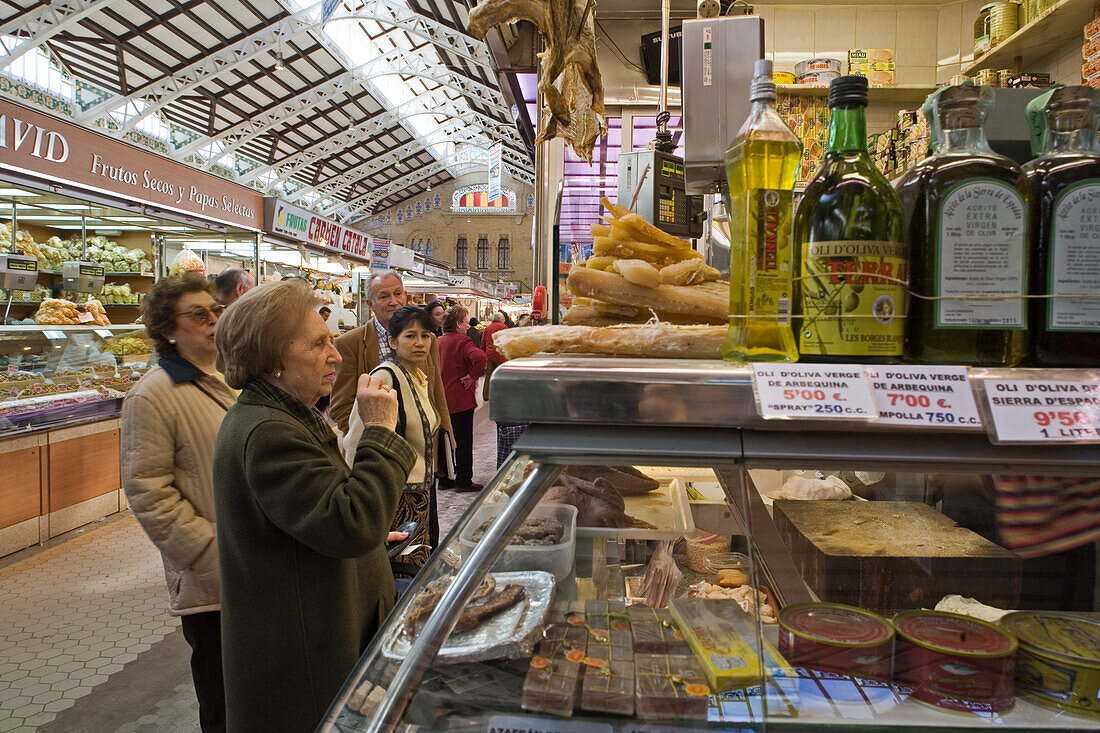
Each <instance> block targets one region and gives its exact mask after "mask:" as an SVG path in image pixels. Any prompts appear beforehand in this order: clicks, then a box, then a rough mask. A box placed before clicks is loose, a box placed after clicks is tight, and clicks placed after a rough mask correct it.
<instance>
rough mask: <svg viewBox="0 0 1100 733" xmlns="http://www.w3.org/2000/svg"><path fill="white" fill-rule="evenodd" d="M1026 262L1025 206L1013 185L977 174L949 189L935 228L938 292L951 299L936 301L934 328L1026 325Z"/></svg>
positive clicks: (998, 327) (1013, 327)
mask: <svg viewBox="0 0 1100 733" xmlns="http://www.w3.org/2000/svg"><path fill="white" fill-rule="evenodd" d="M1026 264H1027V206H1026V205H1025V204H1024V197H1023V196H1022V195H1021V194H1020V192H1019V191H1018V190H1016V188H1015V187H1014V186H1010V185H1009V184H1007V183H1004V182H1003V181H997V180H993V179H988V178H976V179H969V180H967V181H964V182H963V183H959V184H957V185H955V186H953V187H951V188H949V189H948V190H947V193H946V194H945V195H944V197H943V203H942V204H941V206H940V212H939V220H938V222H937V227H936V293H935V295H937V296H939V297H941V298H948V299H947V300H937V301H935V302H936V328H979V329H1005V328H1012V329H1022V328H1026V327H1027V320H1026V315H1025V313H1026V309H1025V307H1024V306H1025V303H1024V297H1023V296H1024V294H1025V292H1026V290H1025V288H1026V279H1025V267H1026ZM981 295H991V296H995V297H994V298H991V299H989V300H985V299H981V298H974V296H981ZM951 296H965V297H966V298H967V299H966V300H950V299H949V298H951Z"/></svg>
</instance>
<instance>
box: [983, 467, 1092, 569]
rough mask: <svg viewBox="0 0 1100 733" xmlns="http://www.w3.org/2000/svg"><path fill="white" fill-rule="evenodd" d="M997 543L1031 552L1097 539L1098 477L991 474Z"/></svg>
mask: <svg viewBox="0 0 1100 733" xmlns="http://www.w3.org/2000/svg"><path fill="white" fill-rule="evenodd" d="M991 478H992V483H993V493H994V500H995V502H996V507H997V524H998V529H999V531H1000V535H1001V543H1002V544H1003V545H1004V546H1005V547H1007V548H1009V549H1010V550H1013V551H1014V552H1016V553H1018V554H1019V555H1021V556H1022V557H1025V558H1031V557H1039V556H1042V555H1050V554H1052V553H1055V552H1063V551H1065V550H1071V549H1073V548H1075V547H1080V546H1081V545H1084V544H1087V543H1089V542H1095V541H1096V540H1097V539H1100V477H1090V478H1080V477H1074V478H1068V477H1062V476H1007V475H995V476H992V477H991Z"/></svg>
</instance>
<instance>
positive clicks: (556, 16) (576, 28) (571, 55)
mask: <svg viewBox="0 0 1100 733" xmlns="http://www.w3.org/2000/svg"><path fill="white" fill-rule="evenodd" d="M593 4H594V0H482V2H481V3H479V4H478V5H477V7H475V8H474V9H473V10H471V11H470V23H469V25H468V26H467V29H468V30H469V31H470V33H472V34H473V35H474V36H476V37H478V38H484V37H485V35H486V34H487V33H488V32H489V30H490V29H492V28H495V27H496V26H498V25H500V24H501V23H508V22H512V21H516V20H529V21H531V22H532V23H534V24H535V25H536V26H538V29H539V30H540V31H542V34H543V38H544V40H545V42H546V50H545V51H543V52H542V53H540V54H539V58H540V59H541V62H542V73H541V75H540V79H539V92H540V93H541V94H542V95H543V99H545V100H546V107H545V108H544V109H540V110H539V134H538V137H537V138H535V142H536V143H541V142H545V141H546V140H552V139H554V138H556V137H560V138H564V139H565V140H566V141H567V142H568V143H569V145H570V146H571V147H572V148H573V150H574V152H576V154H577V155H578V156H580V157H581V158H583V159H584V160H586V161H588V162H589V163H591V162H592V149H593V148H594V147H595V145H596V140H597V139H598V138H599V137H600V136H601V135H603V134H605V133H606V132H607V122H606V120H605V119H604V102H603V79H602V78H601V77H600V69H599V67H598V66H597V64H596V30H595V20H594V17H593V16H594V7H593Z"/></svg>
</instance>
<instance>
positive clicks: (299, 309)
mask: <svg viewBox="0 0 1100 733" xmlns="http://www.w3.org/2000/svg"><path fill="white" fill-rule="evenodd" d="M319 303H320V299H319V298H318V297H317V294H316V293H315V292H314V291H313V289H312V288H310V287H309V285H308V284H306V282H305V281H304V280H299V279H291V280H283V281H282V282H274V283H265V284H264V285H261V286H259V287H257V288H253V289H252V290H249V291H248V292H247V293H245V294H244V295H242V296H241V297H240V298H239V299H238V300H237V302H235V303H233V305H231V306H229V307H228V308H226V309H225V313H223V314H222V317H221V318H220V319H219V320H218V325H217V326H216V327H215V329H214V341H215V342H216V344H217V347H218V370H219V371H220V372H221V373H222V374H223V375H225V383H226V384H228V385H229V386H230V387H232V388H233V389H244V388H245V387H246V386H247V385H248V384H249V383H250V382H253V381H255V380H257V379H263V378H264V377H265V376H266V375H268V374H271V373H272V372H274V371H276V370H280V369H282V368H283V352H284V351H285V349H286V347H287V346H288V345H289V344H290V342H291V341H292V340H293V339H294V336H295V335H296V334H298V333H300V332H301V330H302V328H303V326H304V325H305V320H306V316H307V315H308V314H309V313H310V312H311V311H313V309H314V308H316V307H317V306H318V304H319Z"/></svg>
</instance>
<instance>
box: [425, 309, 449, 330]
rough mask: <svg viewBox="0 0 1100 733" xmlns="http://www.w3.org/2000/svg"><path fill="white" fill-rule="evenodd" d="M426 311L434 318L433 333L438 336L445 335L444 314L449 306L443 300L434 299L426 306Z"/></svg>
mask: <svg viewBox="0 0 1100 733" xmlns="http://www.w3.org/2000/svg"><path fill="white" fill-rule="evenodd" d="M424 311H425V312H426V313H427V314H428V317H429V318H431V319H432V333H434V334H435V335H436V336H437V337H438V336H442V335H443V314H444V313H445V312H446V311H447V306H446V305H444V303H443V301H441V300H433V301H432V302H431V303H428V304H427V305H426V306H424Z"/></svg>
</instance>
